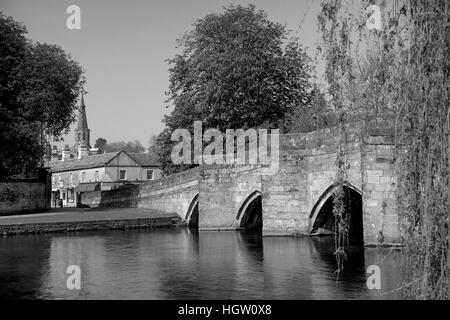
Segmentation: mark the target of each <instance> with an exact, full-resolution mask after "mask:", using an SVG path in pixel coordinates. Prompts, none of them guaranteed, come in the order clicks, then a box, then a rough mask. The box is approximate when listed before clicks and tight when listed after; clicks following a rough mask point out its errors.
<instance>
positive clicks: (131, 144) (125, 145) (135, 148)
mask: <svg viewBox="0 0 450 320" xmlns="http://www.w3.org/2000/svg"><path fill="white" fill-rule="evenodd" d="M104 151H105V152H116V151H125V152H129V153H143V152H145V148H144V146H143V145H142V144H141V142H140V141H139V140H135V141H128V142H125V141H118V142H111V143H107V144H106V145H105V146H104Z"/></svg>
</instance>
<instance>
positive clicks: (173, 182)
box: [136, 168, 199, 219]
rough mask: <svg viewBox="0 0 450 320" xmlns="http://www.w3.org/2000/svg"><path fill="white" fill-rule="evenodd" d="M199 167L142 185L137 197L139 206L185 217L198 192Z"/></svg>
mask: <svg viewBox="0 0 450 320" xmlns="http://www.w3.org/2000/svg"><path fill="white" fill-rule="evenodd" d="M198 179H199V169H198V168H195V169H191V170H187V171H184V172H180V173H177V174H174V175H171V176H168V177H163V178H162V179H159V180H155V181H149V182H146V183H144V184H142V185H140V189H139V195H138V197H137V198H136V200H137V206H138V207H139V208H148V209H156V210H160V211H164V212H168V213H176V214H177V215H178V216H179V217H180V218H182V219H185V218H186V214H187V211H188V208H189V205H190V204H191V202H192V200H193V199H194V197H195V196H196V195H197V194H198V192H199V190H198Z"/></svg>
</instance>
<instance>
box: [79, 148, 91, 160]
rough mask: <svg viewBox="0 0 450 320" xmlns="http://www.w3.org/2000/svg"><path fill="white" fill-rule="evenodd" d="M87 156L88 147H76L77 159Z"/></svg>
mask: <svg viewBox="0 0 450 320" xmlns="http://www.w3.org/2000/svg"><path fill="white" fill-rule="evenodd" d="M86 157H89V148H86V147H79V148H78V159H83V158H86Z"/></svg>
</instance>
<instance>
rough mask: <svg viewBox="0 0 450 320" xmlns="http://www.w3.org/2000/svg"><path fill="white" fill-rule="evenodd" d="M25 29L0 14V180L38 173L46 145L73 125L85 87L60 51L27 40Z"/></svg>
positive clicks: (78, 70) (74, 64) (79, 72)
mask: <svg viewBox="0 0 450 320" xmlns="http://www.w3.org/2000/svg"><path fill="white" fill-rule="evenodd" d="M26 33H27V31H26V28H25V26H23V25H22V24H20V23H17V22H16V21H14V20H13V19H12V18H10V17H6V16H4V15H3V14H1V13H0V44H1V45H0V132H1V133H0V146H1V147H0V177H5V176H13V175H28V174H31V173H33V172H34V170H35V169H37V168H38V167H40V166H41V165H42V162H43V156H44V154H45V151H46V147H47V145H48V143H47V138H48V137H52V138H53V139H55V140H58V139H60V138H61V137H62V135H63V134H66V133H68V131H69V130H70V125H71V124H72V123H73V122H74V121H75V119H76V117H75V113H76V112H75V111H76V110H77V104H76V100H77V97H78V96H79V94H80V93H81V90H82V85H83V84H84V77H83V70H82V68H81V67H80V65H79V64H78V63H77V62H75V61H73V60H72V59H71V57H70V56H69V55H68V54H67V53H65V52H64V51H63V50H62V49H61V48H59V47H58V46H54V45H48V44H42V43H34V42H31V41H30V40H27V39H26V37H25V35H26Z"/></svg>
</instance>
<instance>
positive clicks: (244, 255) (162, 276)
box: [0, 228, 402, 299]
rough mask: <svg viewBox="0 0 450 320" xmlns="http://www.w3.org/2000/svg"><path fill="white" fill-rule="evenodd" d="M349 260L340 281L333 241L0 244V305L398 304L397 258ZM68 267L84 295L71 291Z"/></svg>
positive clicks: (118, 238)
mask: <svg viewBox="0 0 450 320" xmlns="http://www.w3.org/2000/svg"><path fill="white" fill-rule="evenodd" d="M347 254H348V259H347V261H346V263H345V269H344V272H343V273H341V274H340V276H339V279H337V276H336V274H335V258H334V255H333V242H332V238H293V237H262V236H261V234H258V233H251V232H200V233H199V232H197V231H195V230H192V229H187V228H186V229H184V228H181V229H175V230H146V231H144V230H139V231H137V230H133V231H111V232H101V233H79V234H74V235H66V234H53V235H49V234H47V235H30V236H13V237H3V238H0V298H14V299H401V295H400V292H399V291H398V290H396V288H398V287H399V286H400V270H399V268H400V267H399V266H400V264H401V259H402V257H401V252H399V251H398V250H391V249H380V248H361V247H349V248H347ZM70 265H77V266H79V267H80V271H81V289H80V290H69V289H68V288H67V285H66V281H67V278H68V277H69V274H67V273H66V268H67V267H68V266H70ZM369 265H377V266H379V267H380V271H381V289H380V290H376V289H375V290H369V289H368V288H367V285H366V279H367V277H369V276H370V274H368V273H366V269H367V267H368V266H369Z"/></svg>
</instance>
